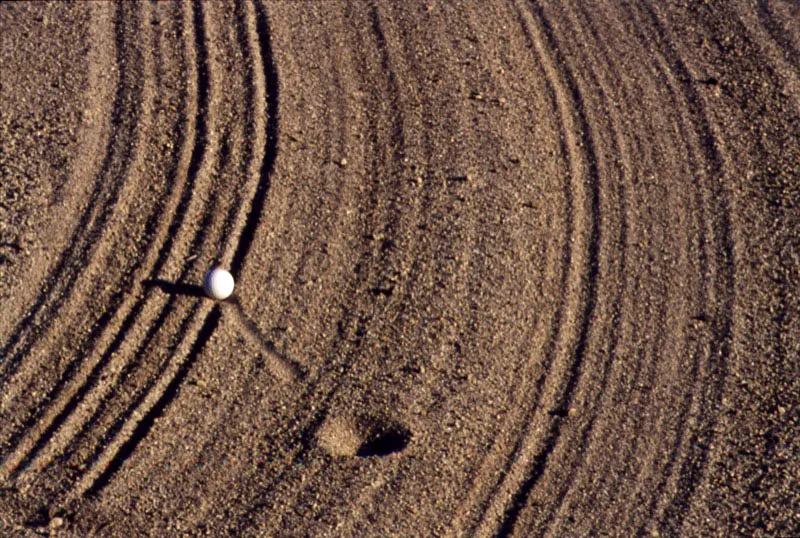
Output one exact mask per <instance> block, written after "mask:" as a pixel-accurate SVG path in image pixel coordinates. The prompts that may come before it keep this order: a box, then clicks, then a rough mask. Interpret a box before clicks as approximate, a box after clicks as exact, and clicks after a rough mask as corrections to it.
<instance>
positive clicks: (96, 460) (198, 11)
mask: <svg viewBox="0 0 800 538" xmlns="http://www.w3.org/2000/svg"><path fill="white" fill-rule="evenodd" d="M191 8H192V9H191V12H192V15H191V18H192V27H193V29H194V39H193V41H192V42H193V47H194V50H195V54H196V57H195V65H196V72H197V93H198V104H197V117H196V133H195V136H194V139H193V141H192V144H193V146H192V150H191V157H190V160H189V166H188V170H187V189H186V190H185V191H184V197H183V199H182V200H181V205H183V206H184V207H185V212H184V211H180V209H179V210H178V211H176V215H177V216H178V218H177V219H176V220H175V221H173V223H172V226H171V228H174V231H172V230H171V231H172V233H170V234H169V239H168V240H167V241H166V242H165V244H164V247H163V248H162V249H161V251H160V252H159V260H158V261H157V263H156V268H155V270H154V272H156V271H157V270H158V269H159V268H160V267H161V266H162V265H163V264H165V263H166V262H167V259H168V256H169V255H170V254H171V253H173V248H172V247H173V245H174V244H175V242H176V241H178V242H180V244H181V247H182V248H183V245H185V248H186V249H187V251H188V252H196V251H198V249H199V248H200V246H201V245H202V244H203V243H204V242H205V241H206V238H207V237H208V236H209V234H210V233H211V226H210V224H211V220H212V217H213V213H214V207H213V204H212V203H211V202H210V201H209V200H206V201H204V202H203V210H202V211H203V213H202V215H201V216H200V220H199V222H198V223H197V224H196V225H192V227H191V228H193V229H194V232H193V235H192V236H191V237H189V238H188V242H185V241H186V240H184V239H182V237H181V234H180V233H179V231H180V230H181V229H183V228H184V227H185V226H184V222H185V221H186V217H187V213H189V211H190V209H191V206H192V205H193V202H195V201H196V200H195V196H193V189H192V188H191V186H194V185H195V184H197V183H198V179H199V178H200V177H201V176H203V175H204V170H205V169H206V167H210V166H211V165H212V163H211V162H210V161H211V160H212V159H211V158H210V157H208V155H209V154H210V153H212V150H211V148H209V142H210V141H209V137H208V129H209V127H208V121H209V119H208V116H209V114H210V99H211V97H210V74H209V60H208V58H209V53H208V50H207V46H206V43H207V37H206V35H205V22H204V19H205V16H204V10H203V5H202V2H193V3H192V4H191ZM225 146H226V142H225V141H224V140H223V141H222V142H221V151H222V155H221V157H222V158H223V160H222V161H220V164H219V166H220V167H222V166H224V165H225V163H226V162H227V161H226V160H225V159H224V157H225V153H226V152H225V151H224V147H225ZM216 158H217V156H216V155H214V159H216ZM173 255H174V253H173ZM190 269H191V265H190V264H188V263H184V264H183V269H182V270H181V272H180V275H179V277H178V279H177V281H178V282H183V281H185V280H186V278H187V276H188V274H189V271H190ZM178 304H179V303H178V297H177V296H172V297H170V298H169V299H168V300H167V301H166V302H165V304H163V306H162V308H161V311H160V313H159V314H158V316H157V318H156V319H155V321H154V322H153V323H152V324H151V325H150V328H149V329H148V332H147V335H146V337H145V339H144V340H143V341H142V342H141V343H140V345H139V346H138V349H137V351H136V352H135V354H134V356H133V358H134V361H133V362H129V363H128V364H127V365H126V366H125V367H124V368H123V369H122V370H121V371H120V372H119V374H118V376H117V379H116V383H117V384H120V385H121V384H122V383H124V382H126V381H127V380H128V378H129V377H132V376H134V375H136V374H138V376H139V377H142V376H143V375H144V376H146V377H145V378H144V379H143V381H140V383H141V382H143V384H142V385H141V387H140V388H139V390H138V391H136V393H135V394H132V395H130V396H132V397H131V398H130V400H129V401H128V402H127V403H125V404H124V406H125V410H124V411H123V412H122V413H120V414H118V415H117V416H116V417H114V419H113V422H112V423H111V425H110V426H109V427H108V429H107V430H106V431H105V433H104V434H103V435H102V438H101V439H100V441H99V442H97V443H96V444H95V448H94V449H93V450H92V453H91V456H89V457H88V459H87V460H86V462H85V463H84V466H85V467H86V468H87V469H88V471H87V473H86V474H85V476H83V477H82V478H81V480H80V482H79V483H78V485H77V490H76V491H74V492H73V494H74V495H76V494H86V493H88V492H91V493H92V494H96V493H99V491H100V490H101V489H102V488H103V487H105V485H107V484H108V482H109V480H110V478H111V477H112V475H113V474H114V473H116V472H117V471H118V470H119V469H120V468H121V467H122V464H123V463H124V461H125V460H127V458H128V457H129V456H130V455H131V454H132V452H133V450H134V449H135V448H136V446H137V445H138V443H139V442H141V440H142V439H144V437H145V436H146V435H147V433H148V432H149V431H150V426H152V424H150V425H149V426H144V427H141V426H140V424H141V422H140V419H138V418H137V417H141V416H144V417H151V416H153V413H156V414H160V413H161V412H163V410H164V409H165V408H166V407H167V405H168V403H169V402H170V401H171V400H172V398H174V397H175V396H176V394H177V386H175V385H174V384H173V383H174V382H175V379H176V376H181V377H180V378H181V379H183V377H185V375H186V372H188V368H190V366H191V364H193V362H194V361H195V360H196V357H195V356H193V355H190V356H188V357H187V358H184V359H180V358H179V356H176V353H180V350H181V349H182V348H187V347H189V348H190V349H195V348H196V345H195V344H196V343H197V342H198V341H199V339H200V338H201V337H202V336H203V335H202V334H200V333H199V332H196V331H197V329H196V327H197V325H198V323H199V321H198V316H205V317H206V321H208V317H207V314H204V312H207V311H208V308H207V307H204V306H203V304H202V303H200V302H198V301H197V300H195V301H193V302H192V304H191V306H190V308H189V309H188V311H186V312H185V313H184V314H183V315H182V319H181V321H180V328H179V330H178V332H177V333H176V334H178V335H185V336H184V337H183V339H182V341H181V340H178V341H174V342H173V344H171V345H170V346H169V347H168V348H167V353H166V355H165V358H164V360H163V361H162V362H161V364H160V365H159V366H158V367H157V368H156V369H155V372H154V374H153V375H150V376H147V375H146V371H144V370H142V372H141V373H139V372H136V371H134V368H137V367H138V368H140V369H141V368H142V366H141V365H140V364H139V361H140V359H141V357H142V355H143V354H144V353H145V352H146V350H147V348H148V346H149V345H150V343H151V341H153V339H154V338H156V335H157V334H158V333H159V332H161V331H162V329H163V327H164V324H165V321H166V320H167V319H168V317H174V316H175V313H174V312H175V309H176V307H177V306H178ZM213 326H214V327H216V323H214V325H213ZM204 327H207V325H204ZM201 330H202V329H201ZM212 332H213V330H212ZM207 337H210V333H209V335H208V336H207ZM207 337H206V339H207ZM187 342H188V343H187ZM201 348H202V346H201ZM176 364H177V366H176ZM187 365H188V366H187ZM162 387H166V388H162ZM160 388H161V392H160V394H159V393H158V392H159V389H160ZM113 396H114V395H113V393H110V394H108V395H107V396H106V397H105V399H103V400H101V402H106V400H107V399H108V398H111V397H113ZM148 404H149V405H150V407H148ZM103 405H105V403H103ZM154 410H155V411H154ZM98 411H101V409H98ZM77 440H78V439H77V438H76V441H77ZM98 465H99V466H100V467H101V468H103V469H106V470H107V469H108V467H109V466H113V467H114V472H113V473H106V472H105V471H103V472H100V471H98V470H97V467H98ZM98 473H100V474H99V475H98ZM98 481H99V484H98Z"/></svg>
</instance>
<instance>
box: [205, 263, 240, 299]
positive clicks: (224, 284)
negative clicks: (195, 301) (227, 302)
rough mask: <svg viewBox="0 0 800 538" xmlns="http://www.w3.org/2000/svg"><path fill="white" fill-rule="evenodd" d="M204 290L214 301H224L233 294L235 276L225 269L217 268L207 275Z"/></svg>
mask: <svg viewBox="0 0 800 538" xmlns="http://www.w3.org/2000/svg"><path fill="white" fill-rule="evenodd" d="M203 290H205V292H206V295H208V296H209V297H211V298H212V299H216V300H218V301H222V300H224V299H227V298H228V297H230V296H231V293H233V275H231V274H230V273H229V272H228V271H226V270H225V269H221V268H219V267H215V268H213V269H211V270H210V271H209V272H208V273H206V277H205V278H204V279H203Z"/></svg>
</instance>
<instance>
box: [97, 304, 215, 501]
mask: <svg viewBox="0 0 800 538" xmlns="http://www.w3.org/2000/svg"><path fill="white" fill-rule="evenodd" d="M219 319H220V308H219V306H215V307H214V309H213V310H212V311H211V313H210V314H209V315H208V316H206V319H205V322H204V323H203V325H202V327H200V330H199V331H198V333H197V338H196V339H195V340H194V343H193V344H192V345H191V347H190V348H189V352H188V356H187V358H186V360H184V361H183V363H182V364H181V365H180V367H179V368H178V370H177V371H176V373H175V375H174V376H173V377H172V378H171V379H170V382H169V383H168V384H167V386H166V387H165V388H164V391H163V393H162V394H161V396H160V397H159V398H158V400H157V401H156V402H155V403H154V404H153V406H152V407H150V409H148V410H147V412H146V413H145V414H144V416H143V417H142V418H141V419H140V420H139V421H138V422H137V423H136V427H135V428H134V429H133V431H132V432H131V434H130V435H129V436H128V437H127V439H126V441H125V442H124V443H123V444H122V445H121V446H120V448H119V450H117V452H116V454H115V455H114V457H113V458H112V459H111V460H110V461H109V463H108V465H107V466H105V468H104V469H103V471H102V472H101V473H100V474H99V475H98V476H97V477H96V478H95V479H94V480H93V481H92V482H91V485H89V486H88V487H87V488H86V490H85V491H84V492H83V493H84V495H93V494H96V493H97V492H99V491H100V490H101V489H102V488H103V487H105V486H106V485H107V484H108V482H109V480H111V478H112V477H113V476H114V474H115V473H116V472H117V471H119V469H120V468H121V467H122V465H123V463H124V462H125V460H127V459H128V457H129V456H130V455H131V453H132V452H133V451H134V450H135V449H136V446H137V445H138V444H139V443H140V442H141V441H142V439H144V438H145V436H147V434H148V433H149V431H150V429H151V428H152V427H153V424H154V423H155V421H156V419H157V418H158V417H159V416H161V414H162V413H163V412H164V410H165V409H166V408H167V406H168V405H169V404H170V402H171V401H172V400H173V399H174V398H175V396H176V395H177V393H178V389H179V388H180V386H181V384H182V382H183V380H184V379H185V378H186V375H187V374H188V373H189V371H190V370H191V368H192V365H193V364H194V361H195V360H197V357H198V356H199V355H200V353H201V352H202V351H203V348H204V347H205V345H206V343H207V342H208V340H209V338H211V335H212V334H214V331H215V330H216V328H217V325H218V324H219Z"/></svg>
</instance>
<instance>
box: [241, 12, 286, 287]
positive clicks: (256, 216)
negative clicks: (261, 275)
mask: <svg viewBox="0 0 800 538" xmlns="http://www.w3.org/2000/svg"><path fill="white" fill-rule="evenodd" d="M255 10H256V33H257V34H258V43H259V46H260V48H261V61H262V62H263V68H264V75H265V77H264V78H265V82H266V85H267V88H266V93H267V140H266V143H265V145H264V160H263V161H262V163H261V172H260V180H259V182H258V185H257V186H256V191H255V195H254V196H253V199H252V201H251V202H250V209H249V211H248V213H247V218H246V220H245V225H244V228H243V229H242V232H241V235H240V236H239V243H238V245H237V246H236V251H235V252H234V254H233V259H232V260H231V272H232V273H233V275H234V277H238V276H239V274H240V272H241V268H242V264H243V263H244V261H245V259H246V258H247V255H248V254H249V253H250V249H251V248H252V245H253V238H254V237H255V231H256V228H257V227H258V224H259V222H260V221H261V214H262V213H263V212H264V205H265V203H266V201H267V194H268V193H269V186H270V176H271V175H272V170H273V169H274V168H275V158H276V156H277V153H278V133H279V130H280V118H279V115H278V112H279V107H278V103H279V91H280V85H279V83H278V72H277V71H276V70H275V65H274V63H273V59H272V45H271V44H270V40H269V36H270V31H269V19H268V18H267V15H266V13H265V12H264V8H263V7H261V6H260V5H259V3H258V2H255Z"/></svg>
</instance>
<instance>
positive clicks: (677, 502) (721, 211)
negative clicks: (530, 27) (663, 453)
mask: <svg viewBox="0 0 800 538" xmlns="http://www.w3.org/2000/svg"><path fill="white" fill-rule="evenodd" d="M642 8H643V9H644V10H646V12H647V15H648V17H649V19H650V21H651V23H652V24H653V25H654V26H655V28H656V29H657V33H658V35H660V36H662V43H661V45H662V47H661V51H662V52H663V54H664V56H665V57H666V59H667V61H668V62H669V64H670V65H671V66H672V68H673V69H674V70H675V71H676V72H677V73H678V74H679V75H681V81H682V84H681V86H682V88H681V90H682V91H683V92H684V94H685V95H686V103H687V108H688V111H689V114H690V115H691V116H692V117H693V120H694V123H695V125H696V128H697V130H698V136H699V137H700V142H701V149H702V150H703V153H704V157H705V159H706V161H707V162H708V163H710V164H711V166H712V167H713V168H712V173H711V174H710V177H711V178H713V177H715V176H716V174H724V173H725V160H724V158H723V156H722V153H721V149H720V147H719V142H718V141H717V139H716V137H715V136H714V133H713V130H712V127H711V125H710V120H709V119H708V116H707V115H706V114H705V110H704V108H703V104H702V103H703V100H702V98H701V97H700V96H699V95H698V93H697V90H696V88H695V87H694V86H693V85H692V84H691V83H690V80H691V77H690V76H689V70H688V69H687V67H686V64H685V63H684V61H683V59H682V58H681V57H680V55H679V54H678V52H677V51H676V50H675V48H674V45H673V44H672V43H671V41H670V39H669V33H668V31H667V29H666V28H665V27H664V26H663V24H662V23H661V21H660V20H659V17H658V16H657V15H656V13H655V11H654V10H653V9H652V8H650V7H649V6H648V5H646V4H643V5H642ZM709 183H711V182H709ZM712 185H716V187H713V188H712V189H711V190H712V193H713V196H714V200H715V203H712V204H711V208H712V210H713V211H714V213H715V215H714V217H712V218H714V221H712V222H713V224H714V226H713V228H712V229H713V230H714V231H715V232H718V233H719V236H718V237H715V238H714V239H715V240H716V242H718V243H719V246H718V247H717V251H716V257H715V260H714V261H715V264H716V275H715V276H716V279H715V282H714V292H715V296H716V297H715V300H716V301H720V302H721V303H722V304H721V309H720V310H719V311H718V313H719V318H718V319H715V320H714V322H713V324H712V333H713V339H712V341H711V342H710V349H709V358H708V362H709V366H710V368H711V374H710V376H709V377H710V379H711V385H712V387H711V389H712V394H711V401H710V402H709V403H710V405H711V406H712V408H713V409H714V410H715V412H714V413H710V414H708V418H707V423H706V424H704V425H702V426H699V427H698V428H697V429H696V430H695V433H692V434H691V435H690V437H689V439H688V442H687V446H688V448H687V449H686V450H687V452H688V454H685V455H684V456H683V457H682V458H681V461H682V462H683V464H682V465H681V467H680V469H679V471H678V473H679V479H678V493H677V494H676V495H675V496H674V497H673V498H672V499H671V501H670V504H669V506H668V507H667V508H666V510H665V512H664V519H663V520H662V521H661V522H660V524H659V526H660V527H661V528H662V529H664V528H665V527H666V528H667V529H669V530H670V531H671V532H679V529H680V525H681V521H682V518H683V517H684V516H685V514H686V512H687V509H688V506H689V503H690V501H691V498H692V496H693V495H694V492H695V489H696V488H697V486H698V485H699V481H700V478H701V476H702V474H703V472H704V471H705V465H706V462H707V454H708V450H709V447H710V445H711V443H712V442H713V440H714V438H715V437H716V433H715V427H714V426H715V424H716V420H717V416H718V408H719V403H720V400H721V398H722V388H723V386H724V383H725V379H726V376H727V366H726V363H727V361H728V356H729V354H730V345H731V339H732V327H733V321H732V313H733V290H734V278H735V274H734V270H735V266H734V257H733V251H734V246H733V236H732V234H731V223H730V209H729V202H728V193H727V192H726V190H725V187H724V186H723V185H722V184H721V183H719V182H713V183H712ZM701 423H702V422H701ZM680 424H681V427H680V431H679V432H678V439H681V438H683V437H684V427H685V421H681V422H680ZM701 436H702V437H703V438H704V439H706V440H707V441H705V442H704V443H703V444H701V443H698V439H699V438H700V437H701ZM677 451H678V447H677V446H676V448H675V452H677ZM672 459H673V461H674V460H676V457H675V455H674V454H673V457H672ZM659 489H661V488H659ZM643 533H644V528H642V529H640V531H639V535H642V534H643Z"/></svg>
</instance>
